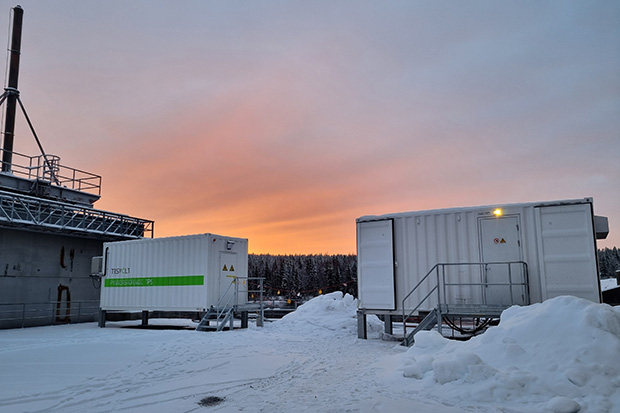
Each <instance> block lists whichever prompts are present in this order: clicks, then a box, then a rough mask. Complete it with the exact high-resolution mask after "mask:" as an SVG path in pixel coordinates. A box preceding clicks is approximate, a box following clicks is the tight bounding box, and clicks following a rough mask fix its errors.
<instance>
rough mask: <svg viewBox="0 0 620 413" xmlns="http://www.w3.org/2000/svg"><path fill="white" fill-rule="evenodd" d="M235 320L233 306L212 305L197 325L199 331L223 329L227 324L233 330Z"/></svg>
mask: <svg viewBox="0 0 620 413" xmlns="http://www.w3.org/2000/svg"><path fill="white" fill-rule="evenodd" d="M233 322H234V308H233V307H211V308H209V310H208V311H207V312H206V313H205V315H204V316H203V317H202V319H201V320H200V323H199V324H198V326H197V327H196V330H198V331H222V330H224V327H226V324H229V329H230V330H232V329H233V328H234V326H233ZM211 323H214V324H211Z"/></svg>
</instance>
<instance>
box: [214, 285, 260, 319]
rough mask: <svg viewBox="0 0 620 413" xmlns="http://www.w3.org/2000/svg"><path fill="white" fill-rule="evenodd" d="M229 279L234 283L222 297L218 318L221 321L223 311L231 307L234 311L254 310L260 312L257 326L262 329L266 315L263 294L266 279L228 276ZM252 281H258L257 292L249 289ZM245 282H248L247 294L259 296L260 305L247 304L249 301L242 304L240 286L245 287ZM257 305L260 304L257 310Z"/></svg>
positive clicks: (218, 308) (218, 305)
mask: <svg viewBox="0 0 620 413" xmlns="http://www.w3.org/2000/svg"><path fill="white" fill-rule="evenodd" d="M227 277H230V278H232V282H231V283H230V285H229V286H228V288H227V289H226V291H225V292H224V294H223V295H222V297H221V298H220V301H219V302H218V304H217V311H218V314H217V318H218V319H219V318H220V316H221V315H222V314H223V313H222V312H221V311H223V309H224V308H229V307H233V309H234V310H241V309H242V310H249V309H253V310H255V311H257V312H258V318H257V319H256V326H257V327H262V326H263V324H264V314H265V307H264V302H263V297H264V295H263V293H264V289H263V283H264V281H265V278H264V277H240V276H236V275H227ZM250 281H258V289H255V290H250V289H249V282H250ZM245 282H247V287H248V289H247V290H246V291H245V292H246V294H248V295H249V294H251V293H255V294H258V297H259V298H258V303H256V302H254V303H253V304H249V303H248V302H247V299H246V300H245V301H246V302H245V303H240V302H239V292H240V291H239V286H240V285H243V284H244V283H245ZM232 287H234V288H233V289H232V294H230V293H231V288H232ZM256 304H258V308H256Z"/></svg>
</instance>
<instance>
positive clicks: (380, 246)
mask: <svg viewBox="0 0 620 413" xmlns="http://www.w3.org/2000/svg"><path fill="white" fill-rule="evenodd" d="M392 227H393V221H392V220H391V219H388V220H381V221H369V222H360V223H358V224H357V259H358V268H357V271H358V280H357V281H358V295H359V300H360V307H361V308H364V309H373V310H393V309H395V308H396V304H395V290H394V248H393V234H392V232H393V229H392Z"/></svg>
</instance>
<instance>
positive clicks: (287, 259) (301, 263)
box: [248, 247, 620, 302]
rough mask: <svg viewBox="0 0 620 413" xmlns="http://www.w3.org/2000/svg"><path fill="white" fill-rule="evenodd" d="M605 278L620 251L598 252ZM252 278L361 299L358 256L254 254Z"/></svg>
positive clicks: (298, 295) (281, 289) (285, 294)
mask: <svg viewBox="0 0 620 413" xmlns="http://www.w3.org/2000/svg"><path fill="white" fill-rule="evenodd" d="M598 257H599V266H600V271H601V278H608V277H615V273H616V270H620V250H618V248H615V247H614V248H612V249H610V248H605V249H601V250H598ZM248 275H249V276H250V277H264V278H265V281H264V283H265V284H264V288H265V295H267V296H270V297H276V296H280V297H282V298H283V299H285V300H291V301H292V302H293V301H298V300H299V301H301V300H303V299H304V298H309V297H313V296H316V295H319V294H326V293H330V292H333V291H342V292H345V293H349V294H351V295H353V296H357V256H356V255H353V254H350V255H269V254H250V255H249V259H248Z"/></svg>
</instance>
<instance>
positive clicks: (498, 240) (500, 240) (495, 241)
mask: <svg viewBox="0 0 620 413" xmlns="http://www.w3.org/2000/svg"><path fill="white" fill-rule="evenodd" d="M493 243H494V244H505V243H506V240H505V239H504V238H495V239H494V240H493Z"/></svg>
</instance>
